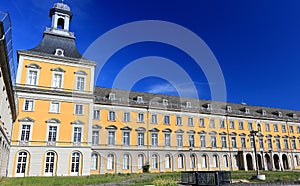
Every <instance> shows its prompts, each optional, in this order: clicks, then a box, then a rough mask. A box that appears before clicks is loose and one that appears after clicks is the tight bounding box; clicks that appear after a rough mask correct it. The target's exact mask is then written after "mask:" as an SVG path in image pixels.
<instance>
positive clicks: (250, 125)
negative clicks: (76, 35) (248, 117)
mask: <svg viewBox="0 0 300 186" xmlns="http://www.w3.org/2000/svg"><path fill="white" fill-rule="evenodd" d="M248 130H249V131H251V130H253V125H252V123H251V122H249V123H248Z"/></svg>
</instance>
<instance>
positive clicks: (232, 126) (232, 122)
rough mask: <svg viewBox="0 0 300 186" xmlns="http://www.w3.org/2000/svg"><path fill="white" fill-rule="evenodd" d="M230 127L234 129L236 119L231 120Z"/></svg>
mask: <svg viewBox="0 0 300 186" xmlns="http://www.w3.org/2000/svg"><path fill="white" fill-rule="evenodd" d="M230 128H231V129H234V121H230Z"/></svg>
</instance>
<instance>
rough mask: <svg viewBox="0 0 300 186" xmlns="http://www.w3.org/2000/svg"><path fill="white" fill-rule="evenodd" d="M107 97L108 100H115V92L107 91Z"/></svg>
mask: <svg viewBox="0 0 300 186" xmlns="http://www.w3.org/2000/svg"><path fill="white" fill-rule="evenodd" d="M108 99H109V100H115V99H116V94H115V93H109V95H108Z"/></svg>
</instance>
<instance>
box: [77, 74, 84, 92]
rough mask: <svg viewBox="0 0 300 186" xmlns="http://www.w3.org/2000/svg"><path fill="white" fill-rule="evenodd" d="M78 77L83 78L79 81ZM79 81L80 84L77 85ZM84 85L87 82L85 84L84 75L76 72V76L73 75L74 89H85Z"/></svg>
mask: <svg viewBox="0 0 300 186" xmlns="http://www.w3.org/2000/svg"><path fill="white" fill-rule="evenodd" d="M79 79H83V81H80V82H79ZM79 83H80V85H79ZM82 84H83V85H82ZM86 86H87V84H86V75H81V74H76V76H75V90H76V91H85V90H86Z"/></svg>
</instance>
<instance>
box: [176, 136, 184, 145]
mask: <svg viewBox="0 0 300 186" xmlns="http://www.w3.org/2000/svg"><path fill="white" fill-rule="evenodd" d="M179 136H180V138H179ZM176 145H177V147H183V134H176Z"/></svg>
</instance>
